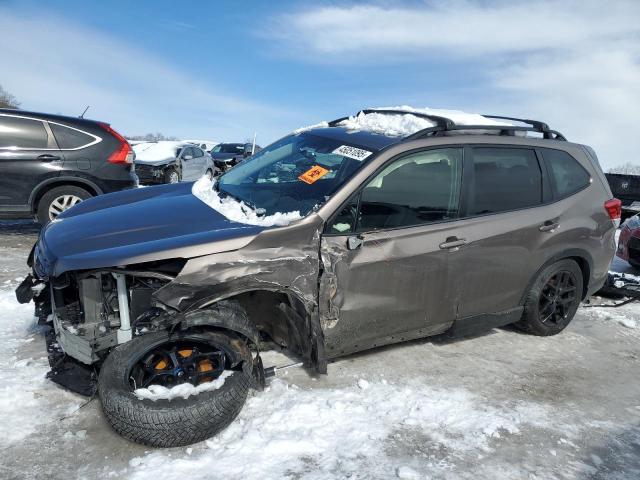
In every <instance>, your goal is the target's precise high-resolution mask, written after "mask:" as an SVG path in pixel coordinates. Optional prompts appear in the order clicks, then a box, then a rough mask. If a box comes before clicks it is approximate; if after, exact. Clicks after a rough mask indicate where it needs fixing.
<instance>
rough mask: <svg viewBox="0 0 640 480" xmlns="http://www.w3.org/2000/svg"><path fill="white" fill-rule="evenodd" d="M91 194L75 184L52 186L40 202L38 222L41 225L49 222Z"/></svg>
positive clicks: (37, 214)
mask: <svg viewBox="0 0 640 480" xmlns="http://www.w3.org/2000/svg"><path fill="white" fill-rule="evenodd" d="M91 196H92V195H91V194H90V193H89V192H88V191H86V190H85V189H84V188H80V187H74V186H73V185H65V186H62V187H56V188H52V189H51V190H49V191H48V192H47V193H45V194H44V195H43V196H42V198H41V199H40V202H38V211H37V212H36V216H37V217H38V223H40V224H41V225H45V224H47V223H49V222H50V221H51V220H54V219H55V218H56V217H57V216H58V215H60V214H61V213H62V212H64V211H65V210H68V209H70V208H71V207H73V206H74V205H76V204H78V203H80V202H82V201H83V200H86V199H87V198H91Z"/></svg>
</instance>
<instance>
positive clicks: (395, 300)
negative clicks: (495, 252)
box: [320, 148, 463, 356]
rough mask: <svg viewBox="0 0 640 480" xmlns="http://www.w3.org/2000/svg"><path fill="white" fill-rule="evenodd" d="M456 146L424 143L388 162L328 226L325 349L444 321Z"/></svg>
mask: <svg viewBox="0 0 640 480" xmlns="http://www.w3.org/2000/svg"><path fill="white" fill-rule="evenodd" d="M462 152H463V150H462V148H437V149H430V150H425V151H421V152H418V153H414V154H410V155H408V156H404V157H401V158H400V159H397V160H395V161H393V162H391V163H390V164H387V166H386V167H384V168H383V169H382V170H381V171H380V172H379V173H378V174H377V175H375V176H374V178H373V179H372V180H370V181H369V182H368V183H367V184H366V185H365V186H364V188H363V189H362V190H361V193H359V194H357V195H356V196H355V197H354V198H353V199H352V200H351V201H350V202H349V203H348V204H347V205H346V206H345V207H344V209H343V210H342V211H340V212H338V215H337V216H336V217H335V218H334V219H333V220H331V221H330V222H328V226H327V228H326V231H325V235H323V238H322V242H321V256H322V262H323V265H324V271H323V274H322V277H321V286H320V313H321V318H323V328H324V335H325V340H326V343H327V348H328V351H329V355H331V356H337V355H341V354H345V353H349V352H353V351H357V350H362V349H366V348H370V347H372V346H376V345H382V344H385V343H392V342H394V341H400V340H403V339H408V338H416V337H419V336H426V335H429V334H433V333H438V332H440V331H443V330H445V329H446V328H447V327H448V326H449V325H451V323H452V322H453V320H454V318H455V311H456V305H455V302H454V301H452V300H451V298H450V297H451V294H452V287H453V284H452V280H454V279H453V278H452V277H451V275H450V270H449V259H450V257H451V254H452V253H453V252H455V250H456V247H455V237H456V235H458V234H459V232H458V230H459V229H458V222H457V217H458V211H459V204H460V183H461V179H462Z"/></svg>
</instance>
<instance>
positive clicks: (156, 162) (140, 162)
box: [133, 157, 176, 168]
mask: <svg viewBox="0 0 640 480" xmlns="http://www.w3.org/2000/svg"><path fill="white" fill-rule="evenodd" d="M175 162H176V159H175V157H168V158H163V159H162V160H142V159H139V158H136V159H135V160H134V161H133V165H134V168H135V166H136V165H151V166H154V167H157V166H160V165H169V164H170V163H175Z"/></svg>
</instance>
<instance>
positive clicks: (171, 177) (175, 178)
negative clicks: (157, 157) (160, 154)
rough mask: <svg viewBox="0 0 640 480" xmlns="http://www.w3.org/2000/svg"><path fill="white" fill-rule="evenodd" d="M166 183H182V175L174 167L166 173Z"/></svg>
mask: <svg viewBox="0 0 640 480" xmlns="http://www.w3.org/2000/svg"><path fill="white" fill-rule="evenodd" d="M164 183H180V173H179V172H178V171H177V170H176V169H175V168H173V167H171V168H168V169H167V170H165V172H164Z"/></svg>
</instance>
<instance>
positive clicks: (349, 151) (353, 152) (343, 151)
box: [331, 145, 373, 161]
mask: <svg viewBox="0 0 640 480" xmlns="http://www.w3.org/2000/svg"><path fill="white" fill-rule="evenodd" d="M331 153H335V154H336V155H342V156H343V157H347V158H353V159H354V160H359V161H362V160H364V159H365V158H367V157H368V156H369V155H371V154H372V153H373V152H370V151H369V150H363V149H361V148H356V147H350V146H349V145H341V146H339V147H338V148H336V149H335V150H334V151H333V152H331Z"/></svg>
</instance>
